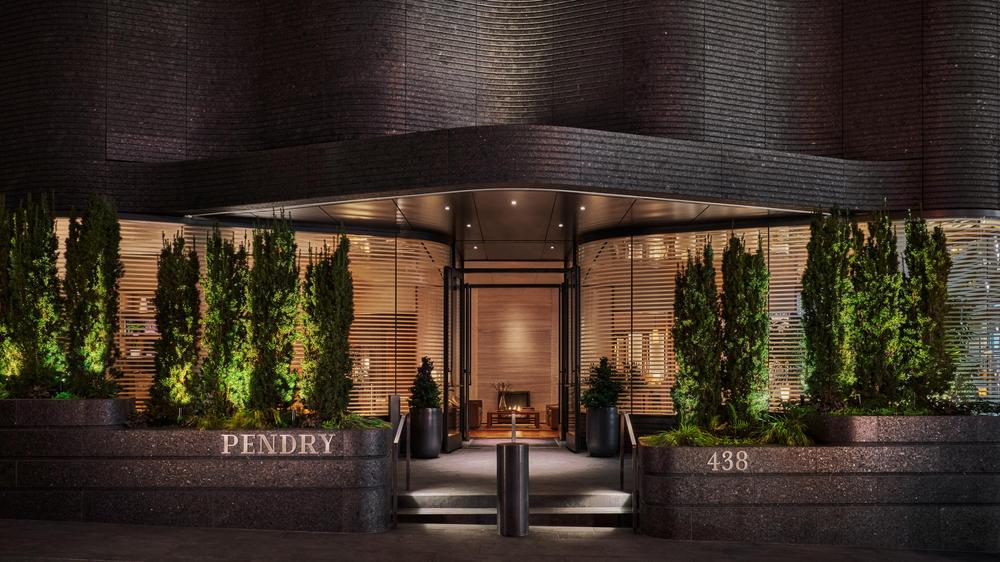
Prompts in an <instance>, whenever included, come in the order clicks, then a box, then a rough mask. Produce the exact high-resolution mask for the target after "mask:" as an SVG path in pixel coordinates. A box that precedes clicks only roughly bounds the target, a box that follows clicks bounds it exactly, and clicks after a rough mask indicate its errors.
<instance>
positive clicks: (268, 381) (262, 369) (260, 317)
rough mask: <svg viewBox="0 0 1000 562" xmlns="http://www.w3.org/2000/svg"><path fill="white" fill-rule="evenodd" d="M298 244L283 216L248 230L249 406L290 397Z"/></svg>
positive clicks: (266, 406)
mask: <svg viewBox="0 0 1000 562" xmlns="http://www.w3.org/2000/svg"><path fill="white" fill-rule="evenodd" d="M296 252H297V246H296V244H295V233H294V232H293V231H292V227H291V224H290V223H289V221H288V220H287V219H285V218H284V217H280V218H278V219H275V220H273V221H271V222H270V224H268V225H260V226H258V227H256V228H254V231H253V265H252V267H251V268H250V278H249V282H248V289H247V290H248V295H249V296H248V302H249V315H248V333H249V338H248V341H249V344H250V350H251V365H250V385H249V400H248V402H247V405H248V407H249V408H251V409H254V410H265V409H269V408H276V407H281V406H284V405H286V404H288V403H289V402H291V400H292V398H293V395H294V392H295V386H296V384H295V383H296V374H295V372H294V371H292V358H293V355H294V352H295V349H294V345H295V338H296V331H295V327H296V323H297V318H298V311H299V268H298V264H297V260H296V258H297V255H296Z"/></svg>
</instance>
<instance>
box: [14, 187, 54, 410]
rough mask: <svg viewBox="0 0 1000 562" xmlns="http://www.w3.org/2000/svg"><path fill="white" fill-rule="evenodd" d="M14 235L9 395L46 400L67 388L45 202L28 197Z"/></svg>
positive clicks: (16, 217) (17, 217)
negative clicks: (13, 371)
mask: <svg viewBox="0 0 1000 562" xmlns="http://www.w3.org/2000/svg"><path fill="white" fill-rule="evenodd" d="M12 230H13V232H12V235H11V243H10V308H9V309H8V318H9V327H10V335H11V344H12V347H13V353H14V355H15V356H16V357H17V359H16V361H17V364H18V367H17V374H16V375H15V376H14V377H12V378H11V379H10V381H9V385H8V390H9V391H10V392H11V394H13V395H14V397H17V398H45V397H49V396H51V395H52V394H55V393H57V392H60V391H63V390H65V387H64V385H65V383H66V380H65V372H66V355H65V353H64V352H63V349H62V344H61V342H60V338H61V337H62V335H63V333H64V324H63V318H62V307H63V302H62V298H61V297H60V294H59V278H58V277H57V276H56V258H57V255H58V251H57V248H58V242H57V240H56V234H55V225H54V222H53V218H52V207H51V206H50V205H49V203H48V201H47V199H46V198H45V197H44V196H43V197H42V198H41V199H40V200H34V199H32V198H30V197H29V198H28V199H27V201H26V202H25V204H24V205H22V206H21V207H20V208H19V209H18V210H17V211H16V212H15V213H14V216H13V223H12Z"/></svg>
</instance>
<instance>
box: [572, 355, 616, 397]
mask: <svg viewBox="0 0 1000 562" xmlns="http://www.w3.org/2000/svg"><path fill="white" fill-rule="evenodd" d="M586 385H587V390H585V391H584V392H583V396H581V397H580V402H581V403H582V404H583V405H584V406H586V407H587V409H588V410H589V409H593V408H611V407H612V406H617V405H618V396H619V395H620V394H621V393H622V390H623V388H624V386H623V385H622V383H621V381H619V380H617V379H616V378H615V371H614V369H612V368H611V365H610V364H609V363H608V358H607V357H601V359H600V361H599V362H598V363H597V365H593V364H592V365H591V366H590V374H589V375H588V376H587V381H586Z"/></svg>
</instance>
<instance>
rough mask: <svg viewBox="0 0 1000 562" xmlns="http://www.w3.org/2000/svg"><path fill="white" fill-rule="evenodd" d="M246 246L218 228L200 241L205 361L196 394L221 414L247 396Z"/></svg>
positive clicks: (246, 400)
mask: <svg viewBox="0 0 1000 562" xmlns="http://www.w3.org/2000/svg"><path fill="white" fill-rule="evenodd" d="M249 275H250V272H249V268H248V266H247V250H246V246H245V245H244V244H240V245H239V246H237V245H236V243H235V241H233V240H226V239H224V238H223V237H222V234H221V233H220V232H219V228H218V227H215V228H213V229H212V234H211V235H210V236H209V237H208V240H206V244H205V274H204V276H203V277H202V279H201V283H202V290H203V291H204V292H205V325H204V336H203V346H204V347H205V361H204V363H203V364H202V368H201V373H200V375H199V383H198V385H197V386H198V387H199V389H200V390H199V393H200V400H201V401H202V409H203V410H204V411H205V412H208V413H212V414H216V415H224V414H226V413H227V411H228V410H229V409H230V406H232V408H235V409H236V410H243V409H245V408H246V407H247V405H248V404H249V401H250V369H249V349H248V347H247V282H248V277H249Z"/></svg>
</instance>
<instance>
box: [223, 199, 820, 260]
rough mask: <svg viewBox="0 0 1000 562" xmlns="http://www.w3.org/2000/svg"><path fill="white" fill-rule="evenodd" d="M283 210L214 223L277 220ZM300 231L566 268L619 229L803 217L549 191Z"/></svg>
mask: <svg viewBox="0 0 1000 562" xmlns="http://www.w3.org/2000/svg"><path fill="white" fill-rule="evenodd" d="M280 212H281V209H269V210H255V211H240V212H235V213H227V214H221V215H214V216H213V217H218V218H220V219H224V218H229V219H236V220H247V219H257V218H271V217H273V216H275V215H276V214H278V213H280ZM284 212H285V214H286V216H290V217H291V219H292V221H293V222H295V223H298V224H302V225H313V226H323V225H325V226H327V227H330V228H336V227H339V226H340V225H343V226H344V227H345V228H364V229H375V230H389V231H426V232H434V233H437V234H441V235H444V236H447V237H448V238H453V239H455V240H456V241H457V242H458V247H459V249H460V251H462V252H463V254H464V258H465V260H490V261H503V260H541V261H544V260H562V259H563V257H564V256H565V255H566V252H568V251H569V250H570V248H571V246H572V240H573V239H574V236H575V237H580V236H582V235H586V234H593V233H595V232H599V231H605V230H612V229H620V228H642V227H674V228H683V227H686V226H690V227H695V226H698V225H707V224H715V225H719V224H725V223H727V222H736V221H747V220H763V219H776V218H780V217H790V216H794V215H800V216H801V213H800V212H795V211H784V210H774V209H765V208H755V207H737V206H727V205H716V204H706V203H690V202H680V201H667V200H660V199H647V198H638V197H619V196H607V195H592V194H582V193H569V192H561V191H551V190H527V189H525V190H507V189H503V190H477V191H467V192H459V193H448V194H439V195H415V196H407V197H396V198H385V199H373V200H365V201H353V202H343V203H331V204H326V205H313V206H308V207H296V208H291V209H285V210H284Z"/></svg>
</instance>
